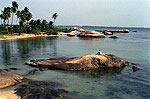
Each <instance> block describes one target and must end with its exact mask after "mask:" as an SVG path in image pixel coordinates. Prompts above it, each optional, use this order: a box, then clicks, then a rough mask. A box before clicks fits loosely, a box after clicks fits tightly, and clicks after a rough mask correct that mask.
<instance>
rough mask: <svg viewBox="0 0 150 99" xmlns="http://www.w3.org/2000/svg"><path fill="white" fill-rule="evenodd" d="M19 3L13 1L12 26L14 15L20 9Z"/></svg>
mask: <svg viewBox="0 0 150 99" xmlns="http://www.w3.org/2000/svg"><path fill="white" fill-rule="evenodd" d="M18 6H19V5H18V4H17V2H16V1H13V2H12V7H11V12H12V21H11V26H12V24H13V16H14V13H16V11H17V9H18Z"/></svg>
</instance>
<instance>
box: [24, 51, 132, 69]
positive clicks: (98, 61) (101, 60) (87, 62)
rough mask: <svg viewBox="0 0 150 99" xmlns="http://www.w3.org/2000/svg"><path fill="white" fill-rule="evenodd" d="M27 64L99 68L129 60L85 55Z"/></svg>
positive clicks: (123, 63) (103, 55) (108, 56)
mask: <svg viewBox="0 0 150 99" xmlns="http://www.w3.org/2000/svg"><path fill="white" fill-rule="evenodd" d="M26 64H27V65H30V66H34V67H38V68H41V67H42V68H49V69H53V70H55V69H59V70H93V69H99V68H106V67H107V68H111V67H124V66H127V65H130V63H129V62H127V61H125V60H123V59H121V58H119V57H117V56H115V55H111V54H102V55H85V56H81V57H77V58H66V57H62V58H50V59H45V60H31V61H29V62H26Z"/></svg>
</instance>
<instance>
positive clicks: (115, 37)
mask: <svg viewBox="0 0 150 99" xmlns="http://www.w3.org/2000/svg"><path fill="white" fill-rule="evenodd" d="M109 38H114V39H117V38H118V37H117V36H111V37H109Z"/></svg>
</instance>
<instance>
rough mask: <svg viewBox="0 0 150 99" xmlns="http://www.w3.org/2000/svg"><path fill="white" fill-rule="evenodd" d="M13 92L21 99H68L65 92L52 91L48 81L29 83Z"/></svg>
mask: <svg viewBox="0 0 150 99" xmlns="http://www.w3.org/2000/svg"><path fill="white" fill-rule="evenodd" d="M15 91H16V92H15V94H17V95H18V96H20V97H21V99H68V96H67V94H66V92H67V91H63V90H59V89H54V88H53V85H52V84H51V82H48V81H30V82H28V84H23V85H21V86H20V87H19V88H16V89H15Z"/></svg>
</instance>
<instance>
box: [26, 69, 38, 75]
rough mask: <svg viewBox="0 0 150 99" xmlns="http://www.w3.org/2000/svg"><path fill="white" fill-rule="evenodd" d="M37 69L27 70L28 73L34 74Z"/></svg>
mask: <svg viewBox="0 0 150 99" xmlns="http://www.w3.org/2000/svg"><path fill="white" fill-rule="evenodd" d="M37 71H38V70H37V69H33V70H30V71H29V72H28V74H30V75H34V74H36V73H37Z"/></svg>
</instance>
